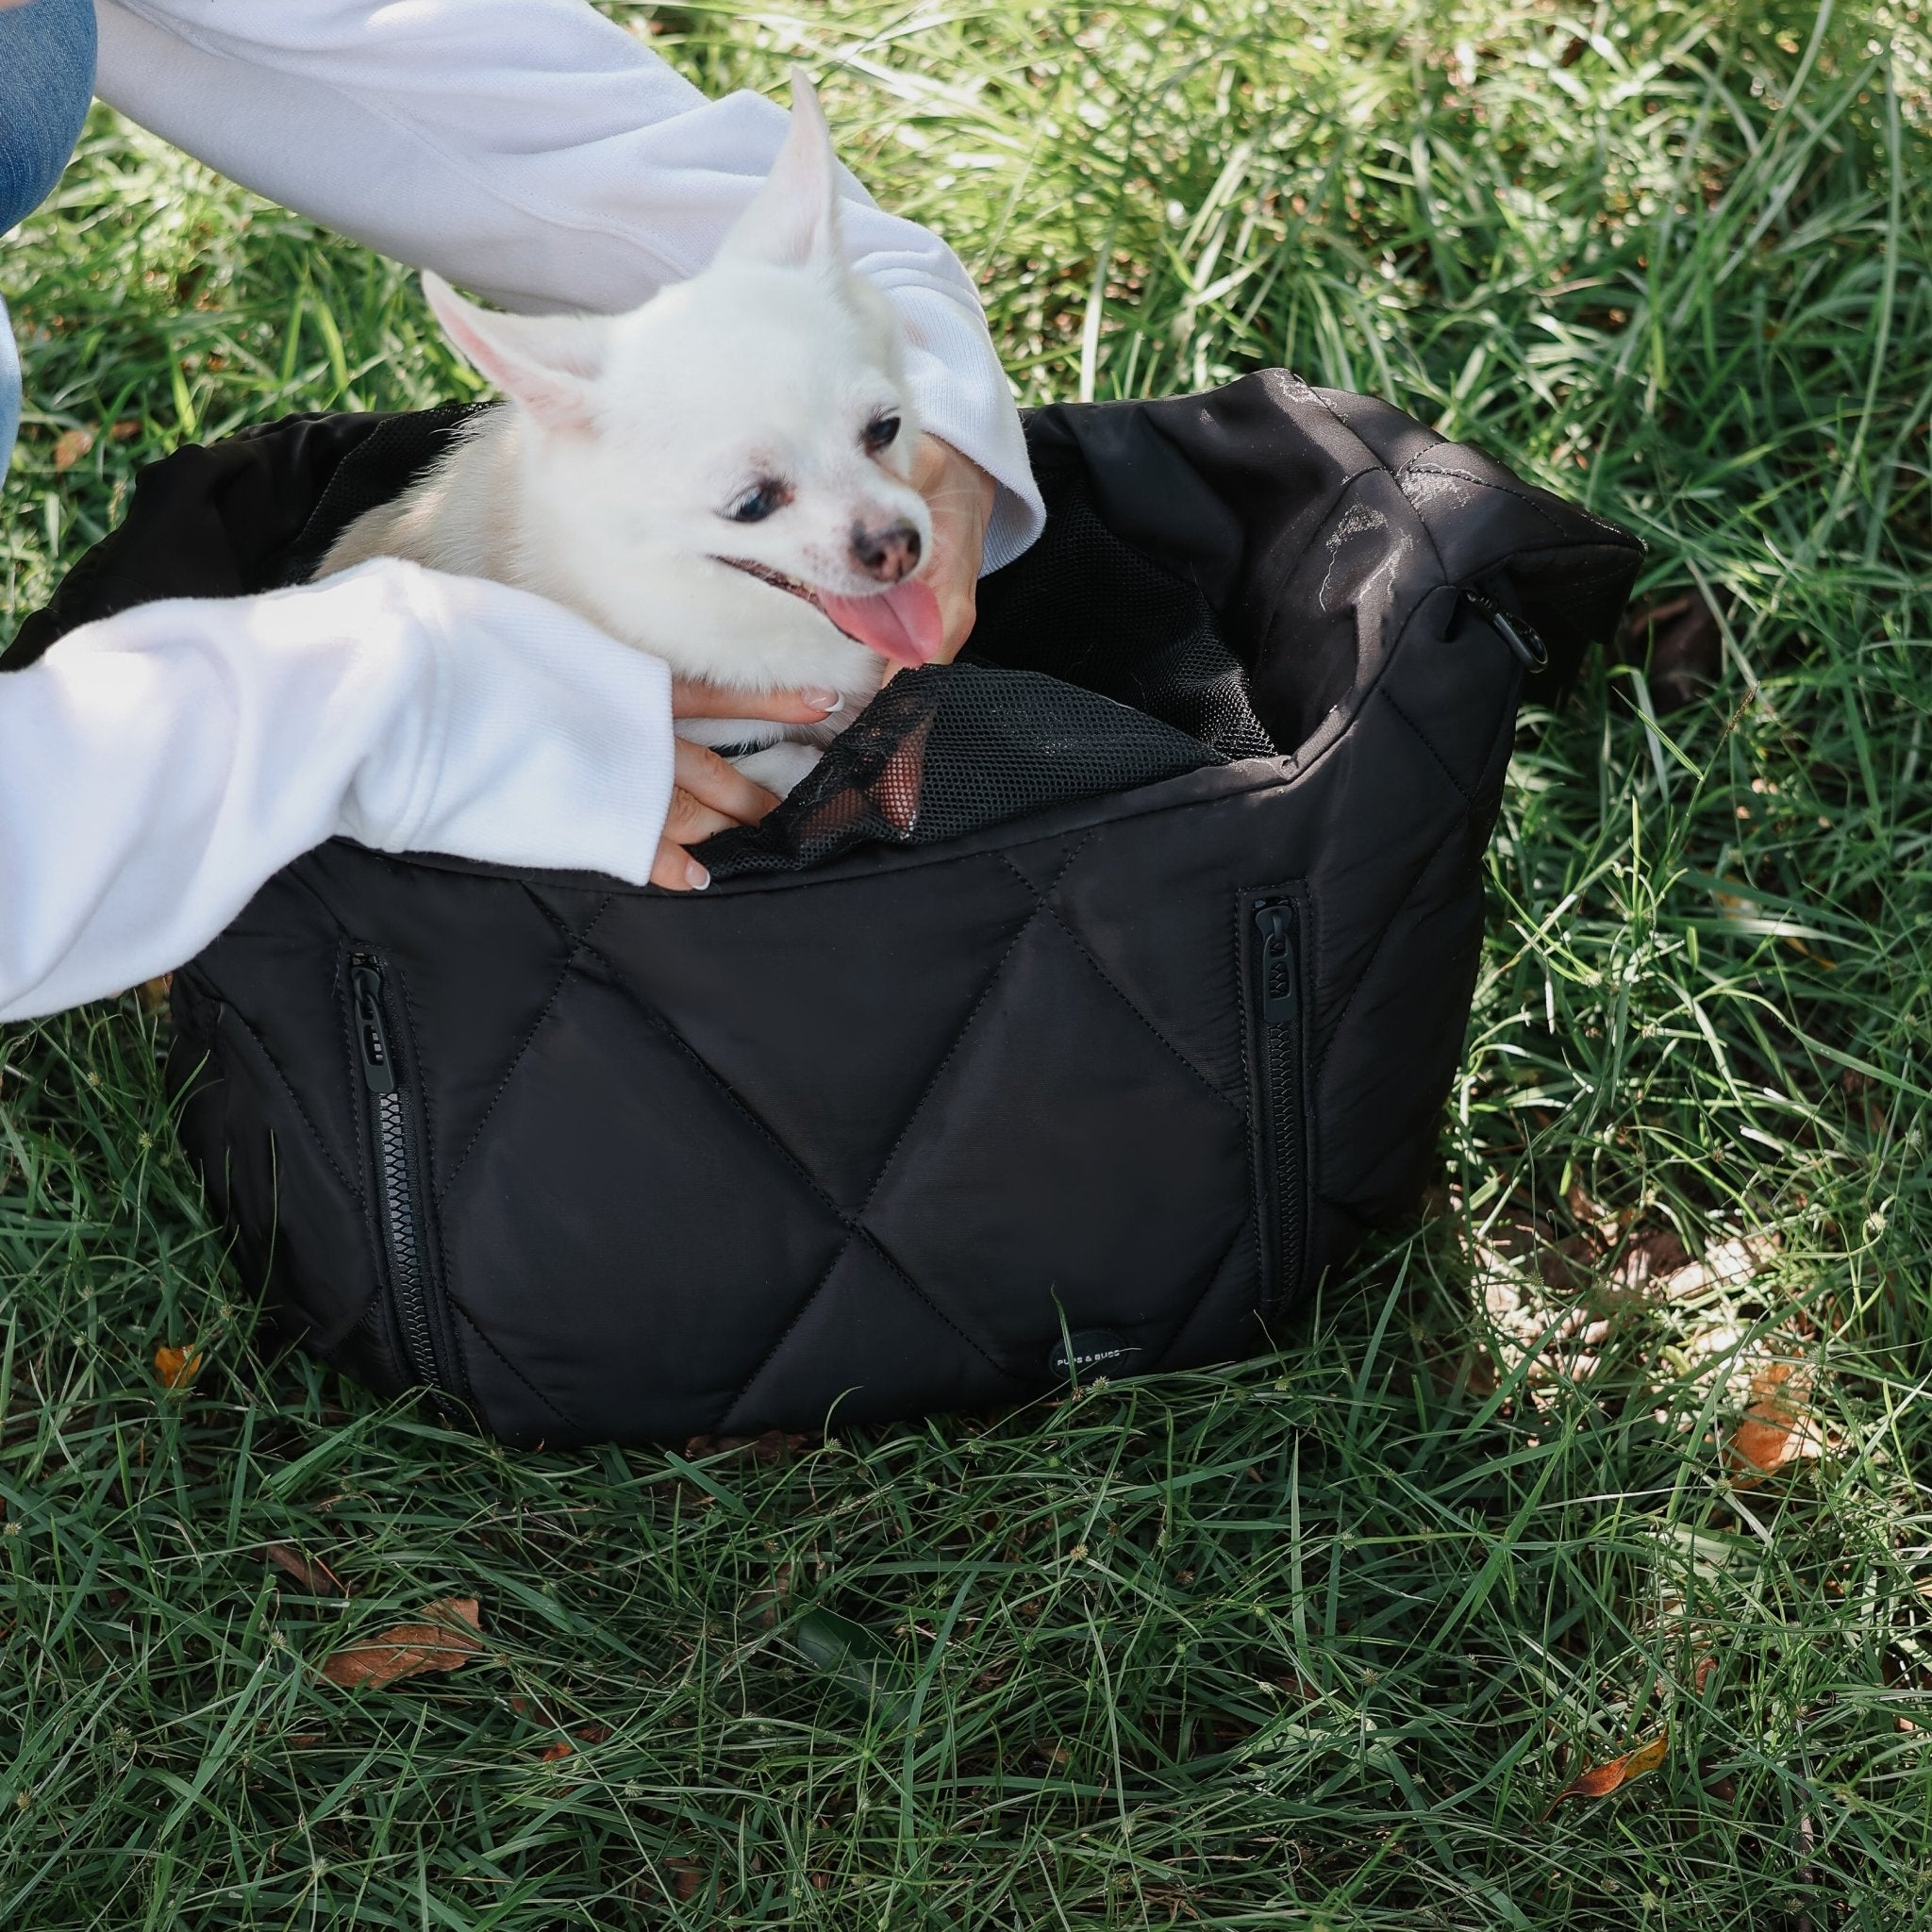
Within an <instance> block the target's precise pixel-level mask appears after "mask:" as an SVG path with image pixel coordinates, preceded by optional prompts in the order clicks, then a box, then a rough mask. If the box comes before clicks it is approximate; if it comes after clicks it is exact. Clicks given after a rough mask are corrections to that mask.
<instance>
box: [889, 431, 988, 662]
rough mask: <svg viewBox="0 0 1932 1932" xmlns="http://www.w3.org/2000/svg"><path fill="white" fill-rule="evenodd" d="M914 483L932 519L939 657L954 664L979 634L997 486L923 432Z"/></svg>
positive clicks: (928, 572)
mask: <svg viewBox="0 0 1932 1932" xmlns="http://www.w3.org/2000/svg"><path fill="white" fill-rule="evenodd" d="M912 487H913V488H914V489H915V490H916V491H919V493H920V494H921V495H922V496H923V497H924V498H925V507H926V509H927V511H928V512H929V513H930V515H931V517H932V560H931V562H930V563H928V564H927V566H926V567H925V569H924V571H923V572H922V573H921V575H923V576H924V580H925V582H926V583H927V584H928V585H930V586H931V589H932V593H933V595H934V596H935V597H937V598H938V599H939V604H940V619H941V625H942V627H943V636H944V639H945V641H944V642H943V643H942V644H941V647H940V651H939V655H938V656H937V657H936V658H934V660H933V661H934V662H935V663H938V664H950V663H951V662H952V661H953V659H954V658H957V657H958V655H959V653H960V651H961V650H962V649H963V648H964V647H965V643H966V640H967V639H968V638H969V637H971V636H972V635H973V625H974V619H975V618H976V617H977V616H978V614H979V567H980V565H981V563H982V562H984V561H985V558H986V526H987V525H988V523H989V522H990V521H991V517H992V506H993V496H994V492H995V490H996V487H997V486H996V485H995V484H994V482H993V480H992V478H991V476H989V475H987V474H986V472H985V471H984V470H982V469H981V468H980V467H979V465H978V464H977V463H975V462H974V460H973V459H972V458H970V457H965V456H961V455H960V453H959V452H958V450H956V449H955V448H954V447H953V446H952V444H951V443H948V442H941V441H940V439H939V438H938V437H936V436H922V437H921V438H920V439H919V445H918V447H917V449H916V450H915V451H914V452H913V457H912ZM886 675H887V676H888V677H891V675H892V673H891V671H888V672H887V674H886Z"/></svg>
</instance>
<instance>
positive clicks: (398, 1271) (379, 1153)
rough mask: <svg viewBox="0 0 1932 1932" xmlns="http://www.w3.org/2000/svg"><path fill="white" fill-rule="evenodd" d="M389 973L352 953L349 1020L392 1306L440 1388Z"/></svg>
mask: <svg viewBox="0 0 1932 1932" xmlns="http://www.w3.org/2000/svg"><path fill="white" fill-rule="evenodd" d="M390 978H391V969H390V968H389V967H388V966H387V965H386V964H385V962H384V961H383V960H382V959H381V958H380V957H379V956H377V955H376V954H375V953H367V952H356V953H352V954H350V956H349V999H350V1013H351V1024H352V1028H353V1030H354V1033H355V1036H356V1045H357V1050H358V1058H359V1060H360V1064H361V1076H362V1097H363V1102H364V1108H365V1112H366V1115H367V1119H368V1124H369V1150H370V1156H371V1158H370V1168H371V1170H372V1178H373V1181H374V1186H375V1193H374V1203H373V1205H374V1207H375V1221H376V1226H377V1229H378V1231H379V1233H380V1236H381V1246H382V1257H383V1267H384V1272H385V1274H386V1277H387V1287H388V1290H389V1304H390V1309H391V1313H392V1314H393V1316H394V1317H395V1324H396V1327H397V1330H398V1331H399V1332H400V1334H401V1335H402V1338H403V1346H404V1349H405V1351H406V1352H407V1354H408V1358H409V1368H410V1371H411V1373H412V1374H413V1375H414V1377H415V1379H416V1381H417V1383H418V1384H419V1385H420V1386H421V1387H423V1388H425V1389H428V1390H430V1391H434V1392H435V1393H436V1394H438V1395H439V1396H440V1395H442V1394H453V1393H460V1392H461V1385H460V1380H459V1374H458V1369H457V1367H456V1348H455V1342H454V1338H453V1337H452V1336H451V1334H450V1332H449V1329H450V1322H449V1308H448V1305H447V1303H446V1302H445V1300H444V1298H443V1294H442V1287H441V1281H440V1280H439V1279H438V1275H437V1268H436V1261H435V1257H434V1253H433V1250H432V1247H431V1242H430V1226H429V1215H430V1203H429V1200H428V1196H427V1192H426V1183H425V1171H426V1166H427V1163H426V1162H425V1159H424V1158H423V1133H422V1119H421V1109H420V1104H419V1103H418V1102H417V1100H416V1099H415V1097H414V1096H413V1095H412V1092H411V1088H410V1079H409V1076H410V1074H411V1073H412V1071H413V1069H412V1068H410V1067H409V1066H408V1064H406V1063H405V1061H404V1060H403V1059H401V1058H398V1054H397V1047H398V1044H399V1043H400V1042H401V1041H402V1039H403V1035H402V1032H401V1029H400V1028H399V1027H398V1026H397V1025H396V1024H394V1015H395V1012H396V1008H395V1005H394V1003H393V1002H392V1000H391V989H390Z"/></svg>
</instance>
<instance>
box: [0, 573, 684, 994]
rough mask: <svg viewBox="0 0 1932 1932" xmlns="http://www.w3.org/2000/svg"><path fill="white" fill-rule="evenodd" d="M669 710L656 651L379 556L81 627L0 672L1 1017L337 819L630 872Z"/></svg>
mask: <svg viewBox="0 0 1932 1932" xmlns="http://www.w3.org/2000/svg"><path fill="white" fill-rule="evenodd" d="M669 724H670V675H669V673H668V672H667V671H666V669H665V667H664V665H663V664H662V663H661V662H660V661H659V660H658V659H657V658H648V657H645V656H643V655H642V654H641V653H640V652H637V651H633V650H630V649H627V648H626V647H625V645H623V644H620V643H617V642H616V641H614V640H612V639H610V638H608V637H606V636H605V635H604V634H603V633H602V632H601V631H598V630H596V629H594V628H593V627H592V626H591V625H588V624H586V623H584V622H583V621H582V620H581V619H580V618H578V617H575V616H574V615H573V614H572V613H571V612H569V611H567V610H563V609H560V608H558V607H557V606H556V605H554V604H549V603H546V602H545V601H544V600H542V599H541V598H539V597H533V596H530V595H528V594H527V593H525V591H513V590H508V589H506V588H505V587H504V586H502V585H499V584H491V583H485V582H481V581H479V580H476V579H473V578H467V577H451V576H443V575H439V574H437V573H434V572H430V571H425V570H422V569H419V568H418V567H417V566H416V565H414V564H409V563H402V562H398V561H395V560H393V559H390V558H380V559H377V560H376V561H375V562H373V563H369V564H365V565H364V566H363V567H362V568H361V569H359V570H355V571H350V572H346V573H344V574H343V575H341V576H338V577H332V578H330V579H329V580H328V581H327V582H326V583H324V584H321V585H318V586H315V587H314V588H312V589H311V588H305V589H301V590H294V591H275V592H272V593H270V594H268V595H266V596H259V597H247V598H236V599H232V600H224V601H221V602H212V603H210V602H202V601H199V600H194V601H188V600H182V601H175V602H169V603H160V604H149V605H145V606H143V607H142V608H139V609H135V610H130V611H127V612H125V613H124V614H122V615H121V616H118V617H114V618H110V619H108V620H106V621H105V622H103V623H99V624H92V625H84V626H82V627H81V628H80V629H78V630H76V631H74V632H72V633H70V634H69V635H68V636H67V637H65V638H63V639H62V640H61V641H59V642H58V643H57V644H56V645H55V646H54V647H53V648H52V649H51V650H50V651H49V652H48V653H47V654H46V656H45V657H44V658H42V660H41V661H40V663H38V664H36V665H34V666H31V667H30V668H28V669H27V670H25V671H17V672H11V673H8V674H5V675H0V1021H5V1020H20V1019H27V1018H31V1017H32V1016H34V1015H36V1014H40V1013H49V1012H55V1011H58V1010H59V1009H60V1008H64V1007H71V1006H76V1005H78V1004H80V1003H81V1002H82V1001H85V1000H91V999H97V998H99V997H101V996H102V995H104V994H107V993H112V992H117V991H121V990H122V989H123V988H125V987H127V986H130V985H133V984H135V983H136V982H138V981H140V980H142V979H146V978H151V977H152V976H154V975H155V974H158V973H164V972H167V971H169V970H170V969H171V968H173V967H175V966H177V965H179V964H180V963H181V962H182V961H183V960H184V959H187V958H192V956H193V955H194V954H195V953H197V952H198V951H199V950H200V949H201V948H202V946H204V945H205V944H207V942H208V941H209V940H211V939H213V938H214V936H215V935H216V934H217V933H219V932H220V931H221V930H222V928H223V927H224V926H225V925H226V924H228V922H229V921H230V920H231V919H233V918H234V916H235V915H236V913H238V912H239V911H241V909H242V907H243V906H244V905H246V904H247V902H248V900H249V899H250V898H251V897H252V896H253V895H254V892H255V891H256V889H257V887H258V885H259V884H260V882H261V881H262V880H263V879H265V878H267V877H268V876H269V875H270V874H272V873H274V872H275V871H276V870H277V869H278V868H279V867H281V866H283V865H285V864H286V863H287V862H288V861H289V860H290V859H291V858H295V857H296V856H297V855H298V854H300V853H302V852H305V851H307V850H308V848H309V847H310V846H311V845H315V844H319V843H320V842H321V841H323V840H325V839H327V838H330V837H332V836H334V835H335V834H337V833H342V834H345V835H346V836H348V837H350V838H352V839H355V840H358V841H360V842H361V843H362V844H365V845H373V846H375V847H377V848H378V849H380V850H383V851H391V852H404V851H415V852H449V853H455V854H458V855H459V856H461V857H464V858H479V859H486V860H493V861H496V862H498V863H502V864H524V865H543V866H557V867H562V868H577V867H581V868H583V869H584V870H587V871H594V872H603V873H608V874H613V875H614V876H616V877H618V878H623V879H627V880H629V881H631V882H632V883H633V884H641V883H642V882H643V881H644V880H645V879H646V878H647V877H648V876H649V874H650V869H651V862H652V860H653V858H655V857H656V854H657V847H658V833H659V831H660V830H661V828H662V825H663V822H664V813H665V809H666V807H667V805H668V804H669V801H670V797H671V785H672V756H673V752H672V742H671V739H670V732H669Z"/></svg>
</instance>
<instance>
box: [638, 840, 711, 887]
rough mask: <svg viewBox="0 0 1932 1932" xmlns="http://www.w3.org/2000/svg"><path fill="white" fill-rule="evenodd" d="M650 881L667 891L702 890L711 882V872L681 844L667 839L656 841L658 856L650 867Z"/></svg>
mask: <svg viewBox="0 0 1932 1932" xmlns="http://www.w3.org/2000/svg"><path fill="white" fill-rule="evenodd" d="M651 883H652V884H653V885H654V886H662V887H663V888H664V890H665V891H667V892H702V891H704V890H705V888H706V887H707V886H708V885H709V884H710V883H711V874H709V873H708V872H707V871H706V870H705V869H704V867H703V866H701V865H700V864H699V863H698V862H697V860H696V859H695V858H692V857H691V854H690V853H689V852H687V851H686V850H685V849H684V847H683V846H682V845H675V844H674V843H673V842H672V841H670V840H669V839H659V840H658V857H657V859H656V861H655V862H654V863H653V865H652V867H651Z"/></svg>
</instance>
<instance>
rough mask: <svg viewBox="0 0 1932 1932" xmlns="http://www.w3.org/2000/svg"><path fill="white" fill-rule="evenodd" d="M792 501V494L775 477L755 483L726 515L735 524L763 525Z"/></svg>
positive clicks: (768, 477)
mask: <svg viewBox="0 0 1932 1932" xmlns="http://www.w3.org/2000/svg"><path fill="white" fill-rule="evenodd" d="M790 502H791V491H789V490H788V489H786V487H785V486H784V484H782V483H780V482H779V481H778V480H777V479H776V478H775V477H774V476H767V477H765V478H763V479H762V480H761V481H759V482H757V483H754V484H753V485H752V487H751V488H750V489H749V490H747V491H745V492H744V494H743V495H742V496H741V497H740V498H739V499H738V501H737V502H736V503H734V504H733V505H732V506H731V508H729V509H727V510H726V511H725V512H724V514H725V515H726V516H727V517H729V518H730V519H731V521H732V522H733V523H734V524H761V523H763V522H764V520H765V519H766V518H767V517H768V516H770V515H771V514H772V512H773V511H774V510H775V509H783V508H785V506H786V505H787V504H788V503H790Z"/></svg>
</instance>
